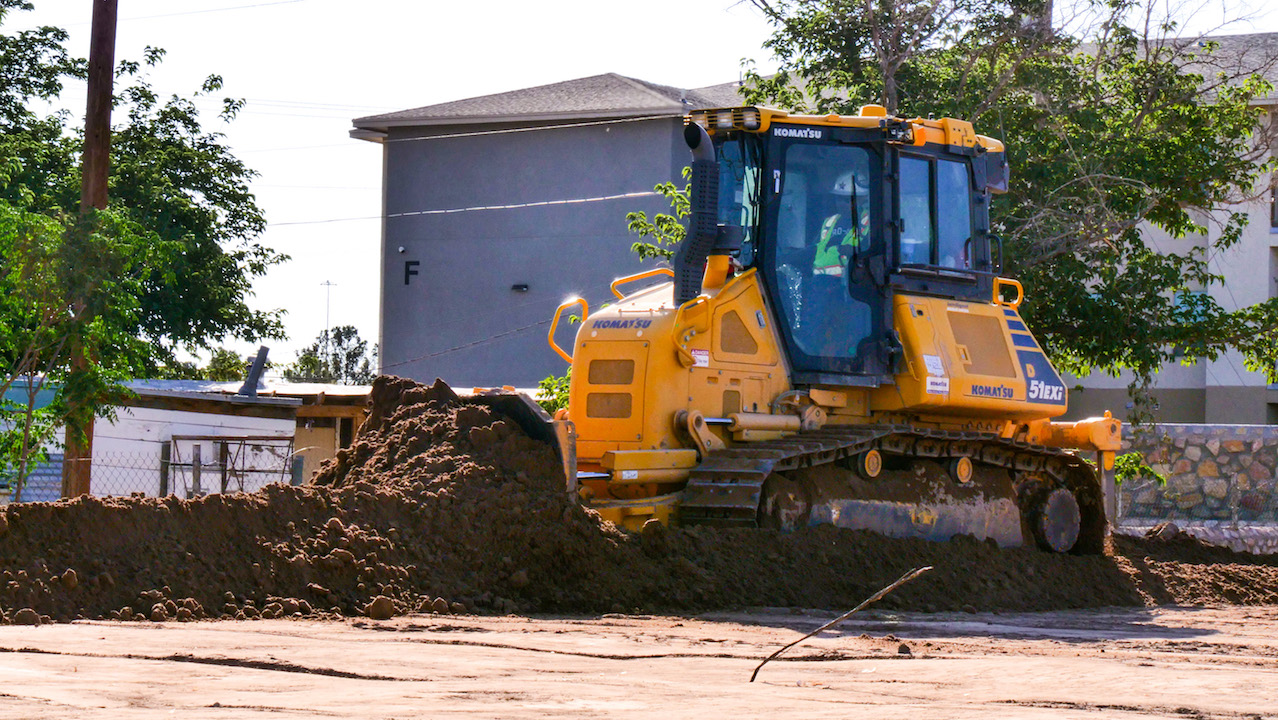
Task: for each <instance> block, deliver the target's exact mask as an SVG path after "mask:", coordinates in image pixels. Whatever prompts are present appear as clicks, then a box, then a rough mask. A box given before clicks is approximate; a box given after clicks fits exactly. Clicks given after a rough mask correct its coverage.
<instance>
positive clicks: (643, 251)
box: [626, 168, 692, 260]
mask: <svg viewBox="0 0 1278 720" xmlns="http://www.w3.org/2000/svg"><path fill="white" fill-rule="evenodd" d="M691 174H692V168H684V169H683V177H684V179H687V178H688V177H689V176H690V175H691ZM688 187H689V186H688V185H684V186H683V189H679V188H678V187H676V186H675V184H674V183H670V182H663V183H657V185H656V187H654V188H653V189H654V190H656V191H657V192H659V193H661V194H662V195H663V196H664V197H665V198H666V199H667V200H669V201H670V211H671V213H673V214H670V213H657V214H656V215H654V216H653V217H652V219H651V220H649V219H648V214H647V213H645V212H643V211H642V210H638V211H635V212H630V213H626V228H627V229H629V230H630V232H632V233H635V234H637V235H638V236H639V237H640V238H648V239H647V240H643V239H640V240H636V241H635V242H634V244H632V245H631V246H630V249H631V250H632V251H633V252H634V253H635V254H636V255H638V256H639V259H640V260H648V259H649V258H661V259H665V260H669V259H670V258H672V257H674V246H675V245H678V244H679V241H681V240H683V238H684V235H685V233H686V232H687V229H686V228H685V227H684V226H683V219H684V218H686V217H688V215H689V213H691V211H692V210H691V208H692V205H691V202H690V201H689V199H688Z"/></svg>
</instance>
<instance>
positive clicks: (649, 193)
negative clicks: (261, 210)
mask: <svg viewBox="0 0 1278 720" xmlns="http://www.w3.org/2000/svg"><path fill="white" fill-rule="evenodd" d="M660 194H661V193H659V192H657V191H655V190H645V191H643V192H629V193H619V194H617V195H601V196H599V197H588V198H572V199H569V200H538V201H536V202H527V203H511V204H509V205H482V206H476V207H464V208H448V209H444V210H414V211H412V212H402V213H389V214H387V215H366V216H363V217H349V218H330V219H328V220H298V221H294V222H281V223H267V225H268V226H269V227H282V226H285V225H320V224H325V223H338V222H352V221H356V220H382V219H390V218H400V217H417V216H421V215H453V214H456V213H467V212H480V211H487V210H521V209H525V208H534V207H550V206H556V205H580V204H582V203H592V202H604V201H608V200H627V199H633V198H641V197H653V196H655V195H660Z"/></svg>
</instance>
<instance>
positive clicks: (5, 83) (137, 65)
mask: <svg viewBox="0 0 1278 720" xmlns="http://www.w3.org/2000/svg"><path fill="white" fill-rule="evenodd" d="M24 6H25V3H21V2H17V0H0V22H2V21H3V20H4V19H5V16H6V13H7V11H9V10H11V9H14V8H18V9H21V8H23V7H24ZM66 38H67V35H66V33H65V32H64V31H62V30H60V29H57V28H48V27H46V28H40V29H38V30H33V31H26V32H21V33H16V34H13V35H5V34H0V68H3V69H0V131H3V132H2V133H0V158H6V159H8V160H9V161H10V162H14V161H16V163H17V164H16V166H15V170H14V171H13V172H11V173H9V174H8V175H7V176H6V177H4V181H3V182H2V183H0V198H2V199H5V200H8V201H9V202H10V203H13V204H16V205H18V206H20V207H23V208H25V209H27V210H29V211H31V212H36V213H41V214H44V215H48V216H50V217H58V216H60V215H62V214H65V213H70V212H74V211H75V209H76V208H77V207H78V204H79V196H80V170H79V162H80V148H81V139H80V137H79V130H78V129H77V128H75V127H73V126H72V125H71V118H69V117H68V116H67V115H66V114H53V115H50V116H48V117H39V116H37V115H36V114H35V113H34V112H33V111H32V110H31V109H30V108H31V107H33V106H34V105H36V103H35V102H33V101H36V100H51V99H55V98H57V97H58V96H59V95H60V93H61V92H62V79H63V78H65V77H82V76H83V75H84V72H85V67H86V63H85V61H84V60H80V59H73V58H70V57H69V56H68V54H67V53H66V50H65V49H64V48H63V46H62V45H63V43H65V41H66ZM163 57H164V51H163V50H159V49H155V48H148V49H147V50H146V52H145V54H144V58H143V60H142V61H141V62H132V61H124V62H121V63H120V64H119V67H118V70H117V82H116V85H117V91H116V98H115V100H116V106H115V110H114V117H115V118H116V120H117V122H116V125H115V127H114V128H113V130H112V138H111V163H110V168H111V176H110V181H109V184H110V189H109V195H110V198H111V203H112V207H113V208H115V210H116V212H117V213H119V214H121V216H122V217H124V218H127V219H128V220H129V221H130V222H132V223H135V224H136V225H138V226H139V227H141V228H145V229H146V230H147V231H148V232H149V233H151V234H152V235H153V237H155V238H156V239H157V240H159V241H161V242H162V243H164V244H163V245H162V246H160V249H163V250H164V254H163V256H162V257H156V258H155V260H156V265H155V268H156V269H157V270H156V271H155V272H153V273H151V274H150V275H149V276H148V277H147V278H145V280H144V281H142V282H141V283H140V284H139V285H137V286H136V287H135V288H133V290H134V292H135V293H136V294H135V296H134V299H135V300H136V302H137V304H138V308H137V310H138V312H137V313H136V314H135V316H134V318H133V327H132V331H133V333H134V334H135V335H137V336H138V337H140V338H143V339H144V340H146V342H147V345H148V346H149V348H150V350H149V352H148V353H147V354H146V355H145V356H144V357H142V358H140V359H141V360H142V364H141V367H140V368H139V371H140V372H143V373H150V374H154V373H155V372H157V371H158V369H159V367H160V366H162V365H163V364H165V363H166V362H171V361H173V355H174V352H175V351H176V350H177V349H179V348H184V349H188V350H196V349H212V348H213V347H215V345H216V343H217V342H218V341H220V340H225V339H228V338H240V339H244V340H249V341H257V340H259V339H262V338H268V337H269V338H279V337H282V336H283V331H282V326H281V324H280V320H279V313H278V312H263V311H258V310H254V309H252V308H250V307H249V305H248V300H249V298H250V297H251V284H252V280H253V278H255V277H259V276H261V275H263V274H264V273H265V272H266V270H267V269H268V268H269V267H270V266H271V265H273V264H275V263H278V262H281V261H283V260H285V259H286V258H285V256H283V255H280V254H278V253H275V252H273V251H271V250H269V249H267V248H264V247H262V246H261V245H260V244H258V243H257V242H256V238H257V236H258V235H259V234H260V233H261V232H262V230H263V229H264V227H265V219H264V217H263V215H262V211H261V209H260V208H259V207H258V206H257V204H256V201H255V200H254V198H253V195H252V194H251V193H250V192H249V190H248V183H249V181H250V180H251V179H252V178H253V177H254V175H255V173H254V172H253V171H252V170H250V169H249V168H248V167H247V166H245V165H244V164H243V162H241V161H240V160H239V159H237V158H236V157H235V156H234V155H233V154H232V153H231V151H230V149H229V148H228V147H227V146H226V144H225V142H224V141H225V138H224V136H223V135H222V134H221V133H217V132H210V131H208V130H206V129H204V126H203V121H202V118H201V117H200V113H199V111H198V109H197V108H196V105H195V102H194V101H195V99H198V98H200V97H206V96H209V95H211V94H213V93H216V92H217V91H219V90H220V89H221V87H222V81H221V78H219V77H218V76H216V75H213V76H210V77H209V78H208V79H207V80H206V81H205V82H204V83H203V85H202V86H201V88H200V89H199V90H198V92H196V93H195V95H194V97H192V98H183V97H178V96H173V97H170V98H168V99H167V100H164V99H162V98H160V97H159V96H158V94H157V93H156V92H155V91H154V90H153V89H152V87H151V85H150V83H149V81H148V79H147V77H146V75H145V71H146V70H147V69H149V68H152V67H154V66H156V65H158V64H159V63H160V61H161V60H162V59H163ZM126 80H127V81H130V84H128V85H126V86H124V87H123V88H120V85H121V83H122V81H126ZM242 104H243V103H242V101H239V100H229V99H228V100H224V101H223V109H222V112H221V114H220V119H221V120H222V121H224V122H229V121H231V120H232V119H234V117H235V115H236V113H237V112H238V111H239V110H240V109H241V107H242ZM161 270H162V271H161Z"/></svg>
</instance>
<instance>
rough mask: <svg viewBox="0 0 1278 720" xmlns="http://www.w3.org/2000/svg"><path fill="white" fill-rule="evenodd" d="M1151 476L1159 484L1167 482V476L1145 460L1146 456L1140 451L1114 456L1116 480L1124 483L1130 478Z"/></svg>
mask: <svg viewBox="0 0 1278 720" xmlns="http://www.w3.org/2000/svg"><path fill="white" fill-rule="evenodd" d="M1142 478H1149V479H1152V480H1155V481H1156V482H1157V483H1158V484H1159V485H1166V484H1167V476H1166V475H1163V474H1162V473H1160V472H1158V471H1157V470H1155V469H1154V468H1152V467H1150V466H1149V463H1147V462H1145V456H1144V455H1141V454H1140V453H1138V452H1129V453H1123V454H1122V455H1118V456H1117V457H1115V458H1114V481H1115V482H1118V483H1123V482H1126V481H1128V480H1140V479H1142Z"/></svg>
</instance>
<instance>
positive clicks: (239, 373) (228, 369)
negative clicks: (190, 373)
mask: <svg viewBox="0 0 1278 720" xmlns="http://www.w3.org/2000/svg"><path fill="white" fill-rule="evenodd" d="M247 364H248V361H246V360H245V358H242V357H240V355H239V354H238V353H235V352H233V351H231V350H227V349H226V348H217V349H215V350H214V351H213V357H211V358H209V364H208V366H207V367H205V368H204V369H203V371H202V372H201V375H202V376H203V377H204V379H205V380H218V381H221V382H233V381H235V380H243V379H244V367H245V365H247Z"/></svg>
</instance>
